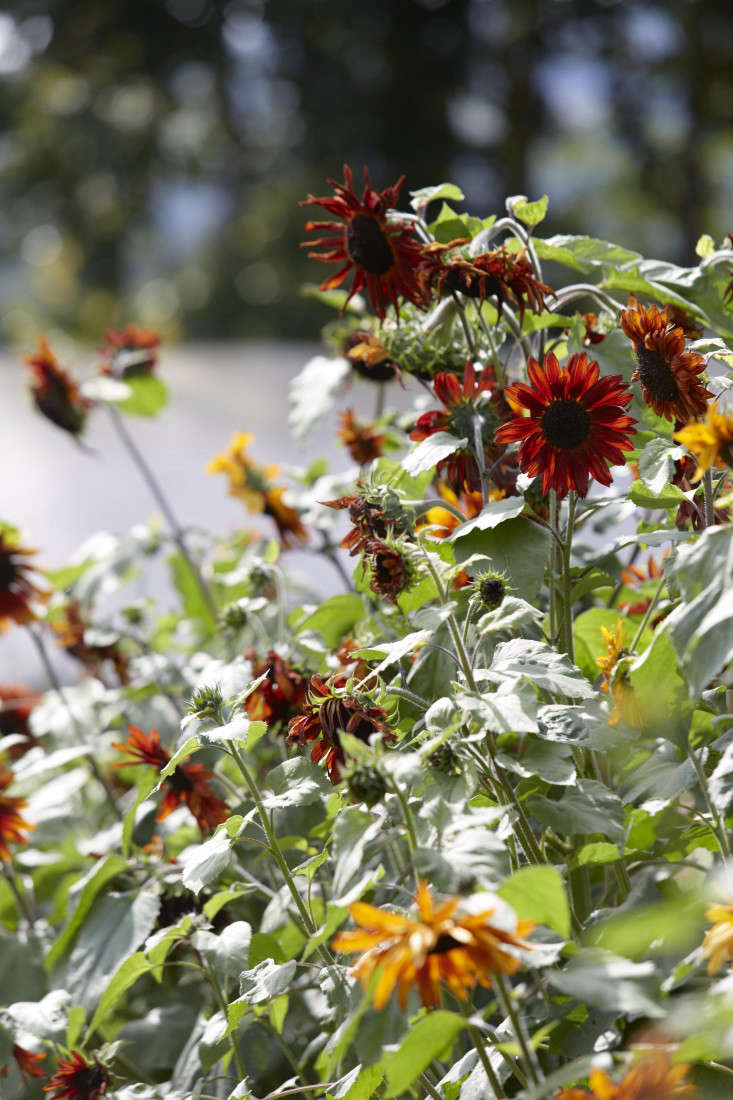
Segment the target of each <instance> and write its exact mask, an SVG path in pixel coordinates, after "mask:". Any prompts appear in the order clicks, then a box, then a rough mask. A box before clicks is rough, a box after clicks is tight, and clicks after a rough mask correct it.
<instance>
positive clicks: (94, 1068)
mask: <svg viewBox="0 0 733 1100" xmlns="http://www.w3.org/2000/svg"><path fill="white" fill-rule="evenodd" d="M111 1080H112V1077H111V1076H110V1072H109V1070H108V1069H107V1067H106V1066H104V1065H102V1063H101V1062H98V1061H97V1060H96V1058H95V1060H94V1061H93V1062H87V1060H86V1058H84V1057H83V1055H81V1054H80V1053H79V1051H78V1050H72V1052H71V1058H69V1059H68V1060H65V1061H60V1062H59V1064H58V1069H57V1070H56V1072H55V1073H54V1075H53V1077H52V1078H51V1080H50V1081H49V1082H48V1084H47V1085H46V1086H45V1091H46V1092H48V1093H50V1094H51V1096H50V1100H64V1098H65V1100H101V1097H102V1096H104V1094H105V1093H106V1091H107V1086H108V1085H109V1084H110V1082H111Z"/></svg>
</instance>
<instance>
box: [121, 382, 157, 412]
mask: <svg viewBox="0 0 733 1100" xmlns="http://www.w3.org/2000/svg"><path fill="white" fill-rule="evenodd" d="M124 384H125V385H126V386H127V387H128V389H129V390H130V391H131V392H130V396H129V397H128V398H126V399H125V400H124V401H120V402H119V403H118V408H119V409H120V411H121V412H124V413H127V415H128V416H157V415H158V413H159V412H161V411H162V410H163V409H164V408H165V407H166V405H167V404H168V387H167V386H166V384H165V382H164V381H163V380H162V379H161V378H158V376H157V375H155V374H145V375H140V376H139V377H137V378H126V379H125V383H124Z"/></svg>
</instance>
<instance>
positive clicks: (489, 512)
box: [448, 496, 524, 542]
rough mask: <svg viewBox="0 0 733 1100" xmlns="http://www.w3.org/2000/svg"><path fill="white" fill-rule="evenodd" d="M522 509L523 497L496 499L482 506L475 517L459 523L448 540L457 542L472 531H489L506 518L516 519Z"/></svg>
mask: <svg viewBox="0 0 733 1100" xmlns="http://www.w3.org/2000/svg"><path fill="white" fill-rule="evenodd" d="M523 509H524V498H523V497H521V496H520V497H507V498H506V499H505V500H497V501H494V502H493V503H491V504H489V505H487V506H486V508H484V510H483V511H482V512H480V513H479V515H477V516H476V518H475V519H469V520H467V521H466V522H465V523H460V524H459V525H458V527H456V528H455V530H454V531H453V532H452V533H451V535H450V536H449V540H448V541H449V542H458V541H459V539H462V538H465V537H466V535H469V534H470V533H471V532H472V531H489V530H492V529H493V528H494V527H498V526H499V524H500V523H505V522H506V520H509V519H516V517H517V516H520V515H521V514H522V511H523Z"/></svg>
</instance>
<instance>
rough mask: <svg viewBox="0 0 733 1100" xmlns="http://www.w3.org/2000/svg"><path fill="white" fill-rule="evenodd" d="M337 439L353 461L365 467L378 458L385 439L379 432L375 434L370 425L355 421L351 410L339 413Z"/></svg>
mask: <svg viewBox="0 0 733 1100" xmlns="http://www.w3.org/2000/svg"><path fill="white" fill-rule="evenodd" d="M338 437H339V439H340V440H341V442H342V443H343V445H344V447H346V449H347V451H348V452H349V454H350V456H351V458H352V459H353V461H354V462H358V463H359V465H360V466H366V465H367V464H368V463H369V462H372V461H373V460H374V459H375V458H379V456H380V455H381V453H382V451H383V450H384V444H385V441H386V438H387V437H386V436H385V435H382V433H381V432H375V431H374V428H373V427H372V426H371V424H366V423H364V422H363V421H361V420H357V418H356V416H355V415H354V410H353V409H346V410H345V412H342V413H341V427H340V428H339V432H338Z"/></svg>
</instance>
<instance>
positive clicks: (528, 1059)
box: [491, 971, 542, 1085]
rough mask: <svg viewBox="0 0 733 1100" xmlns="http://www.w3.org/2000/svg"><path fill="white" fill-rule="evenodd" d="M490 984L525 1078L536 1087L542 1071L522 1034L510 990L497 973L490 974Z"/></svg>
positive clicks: (521, 1025)
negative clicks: (518, 1052)
mask: <svg viewBox="0 0 733 1100" xmlns="http://www.w3.org/2000/svg"><path fill="white" fill-rule="evenodd" d="M491 977H492V982H493V985H494V989H495V990H496V997H497V1000H498V1001H499V1004H500V1005H501V1007H502V1010H503V1011H504V1012H505V1013H506V1015H507V1017H508V1018H509V1020H510V1022H511V1025H512V1031H513V1032H514V1038H515V1039H516V1041H517V1045H518V1047H519V1049H520V1051H521V1052H522V1061H523V1062H524V1067H525V1069H526V1071H527V1076H528V1077H529V1079H530V1081H531V1082H532V1084H533V1085H536V1084H537V1083H538V1082H539V1081H540V1080H541V1078H542V1070H541V1069H540V1064H539V1060H538V1058H537V1054H536V1052H535V1051H534V1050H533V1049H532V1046H531V1044H530V1043H529V1041H528V1039H527V1036H526V1035H525V1033H524V1025H523V1023H522V1020H521V1018H520V1016H519V1013H518V1012H517V1010H516V1007H515V1005H514V1002H513V1000H512V994H511V990H510V989H508V988H507V984H506V982H505V981H504V975H503V974H500V973H499V972H498V971H496V972H494V973H493V974H492V976H491Z"/></svg>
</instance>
